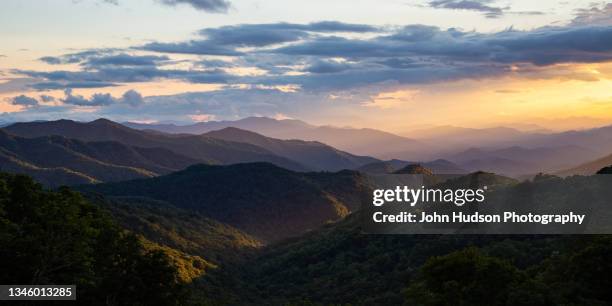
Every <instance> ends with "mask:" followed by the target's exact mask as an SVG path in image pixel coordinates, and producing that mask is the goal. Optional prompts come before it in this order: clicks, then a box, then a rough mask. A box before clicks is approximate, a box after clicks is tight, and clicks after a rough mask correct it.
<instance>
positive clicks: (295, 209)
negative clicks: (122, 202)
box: [80, 163, 371, 242]
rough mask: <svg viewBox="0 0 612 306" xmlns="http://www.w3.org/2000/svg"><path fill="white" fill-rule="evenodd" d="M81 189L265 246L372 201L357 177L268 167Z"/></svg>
mask: <svg viewBox="0 0 612 306" xmlns="http://www.w3.org/2000/svg"><path fill="white" fill-rule="evenodd" d="M80 189H81V190H83V191H93V192H97V193H101V194H103V195H106V196H114V197H117V196H132V197H146V198H150V199H153V200H159V201H165V202H168V203H170V204H172V205H175V206H177V207H179V208H183V209H190V210H196V211H199V212H201V213H203V214H205V215H206V216H208V217H210V218H212V219H214V220H217V221H220V222H223V223H226V224H229V225H231V226H233V227H236V228H238V229H240V230H242V231H244V232H246V233H247V234H249V235H252V236H254V237H256V238H258V239H261V240H262V241H265V242H270V241H277V240H279V239H283V238H286V237H291V236H296V235H299V234H301V233H303V232H305V231H307V230H311V229H315V228H318V227H319V226H321V225H323V224H325V223H326V222H329V221H334V220H339V219H340V218H342V217H344V216H346V215H347V214H349V213H350V212H351V211H354V210H356V209H358V208H359V207H360V205H361V203H362V202H363V201H369V198H370V195H371V194H370V193H371V189H370V185H369V183H368V181H367V179H366V178H364V177H363V176H361V175H360V174H359V173H358V172H354V171H348V170H345V171H341V172H337V173H325V172H321V173H298V172H293V171H289V170H285V169H282V168H279V167H277V166H274V165H272V164H268V163H252V164H236V165H230V166H211V165H196V166H191V167H189V168H187V169H186V170H183V171H180V172H175V173H172V174H169V175H165V176H160V177H155V178H150V179H142V180H133V181H126V182H119V183H108V184H98V185H87V186H82V187H80Z"/></svg>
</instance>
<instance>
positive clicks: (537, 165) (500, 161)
mask: <svg viewBox="0 0 612 306" xmlns="http://www.w3.org/2000/svg"><path fill="white" fill-rule="evenodd" d="M595 156H597V153H595V152H594V151H592V150H589V149H585V148H582V147H579V146H574V145H567V146H558V147H539V148H524V147H519V146H513V147H508V148H502V149H482V148H471V149H468V150H465V151H463V152H460V153H457V154H454V155H452V156H449V157H448V159H450V160H451V161H454V162H456V163H458V164H459V165H460V166H461V167H463V168H466V169H468V170H472V171H476V170H483V171H491V172H496V173H502V174H507V175H521V174H530V173H537V172H550V171H555V170H559V169H563V168H567V167H570V166H571V165H575V164H576V163H579V162H582V161H585V160H589V159H592V158H594V157H595Z"/></svg>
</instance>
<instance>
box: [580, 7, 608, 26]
mask: <svg viewBox="0 0 612 306" xmlns="http://www.w3.org/2000/svg"><path fill="white" fill-rule="evenodd" d="M571 25H574V26H588V25H591V26H592V25H607V26H610V25H612V3H604V4H598V3H596V4H592V5H591V7H589V8H586V9H579V10H577V11H576V17H575V18H574V19H573V20H572V22H571Z"/></svg>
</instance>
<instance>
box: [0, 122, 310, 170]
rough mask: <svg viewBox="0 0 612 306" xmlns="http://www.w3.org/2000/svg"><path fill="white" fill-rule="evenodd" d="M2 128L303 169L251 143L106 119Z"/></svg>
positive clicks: (209, 159)
mask: <svg viewBox="0 0 612 306" xmlns="http://www.w3.org/2000/svg"><path fill="white" fill-rule="evenodd" d="M3 129H4V130H5V131H7V132H9V133H10V134H13V135H16V136H20V137H26V138H35V137H42V136H53V135H57V136H63V137H66V138H71V139H77V140H82V141H90V142H91V141H95V142H100V141H114V142H119V143H122V144H124V145H128V146H135V147H142V148H163V149H166V150H169V151H172V152H174V153H176V154H179V155H182V156H186V157H188V158H191V159H195V160H197V161H198V162H200V163H210V164H233V163H241V162H242V163H245V162H271V163H274V164H276V165H279V166H281V167H284V168H287V169H292V170H297V171H305V170H306V167H305V166H303V165H300V164H299V163H297V162H295V161H292V160H289V159H287V158H284V157H281V156H277V155H274V154H273V153H272V152H270V151H268V150H266V149H265V148H261V147H258V146H254V145H251V144H247V143H238V142H232V141H225V140H222V139H216V138H211V137H205V136H200V135H169V134H162V133H150V132H146V131H139V130H134V129H131V128H128V127H126V126H123V125H121V124H119V123H116V122H113V121H110V120H106V119H98V120H95V121H92V122H87V123H83V122H76V121H72V120H57V121H44V122H24V123H15V124H12V125H10V126H7V127H4V128H3Z"/></svg>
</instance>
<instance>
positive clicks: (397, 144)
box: [126, 117, 431, 158]
mask: <svg viewBox="0 0 612 306" xmlns="http://www.w3.org/2000/svg"><path fill="white" fill-rule="evenodd" d="M126 124H127V125H128V126H131V127H134V128H138V129H154V130H158V131H162V132H169V133H191V134H201V133H206V132H209V131H213V130H219V129H222V128H226V127H235V128H239V129H243V130H248V131H252V132H256V133H259V134H262V135H265V136H268V137H273V138H278V139H300V140H306V141H318V142H322V143H324V144H327V145H330V146H332V147H334V148H337V149H339V150H343V151H347V152H351V153H352V154H358V155H368V156H374V157H377V158H394V157H398V155H399V156H402V157H411V158H412V157H422V156H425V155H424V153H423V152H431V150H429V148H424V146H423V144H422V143H419V142H418V141H415V140H413V139H409V138H406V137H402V136H398V135H395V134H392V133H388V132H384V131H380V130H376V129H356V128H343V127H332V126H315V125H310V124H308V123H305V122H303V121H299V120H293V119H288V120H276V119H272V118H267V117H248V118H244V119H241V120H236V121H210V122H201V123H196V124H193V125H188V126H176V125H155V124H152V125H147V124H134V123H126Z"/></svg>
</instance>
